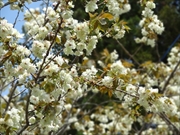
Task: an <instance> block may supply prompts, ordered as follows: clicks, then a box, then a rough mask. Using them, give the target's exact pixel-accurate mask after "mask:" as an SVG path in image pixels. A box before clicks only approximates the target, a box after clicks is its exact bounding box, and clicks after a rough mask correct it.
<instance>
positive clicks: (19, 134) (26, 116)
mask: <svg viewBox="0 0 180 135" xmlns="http://www.w3.org/2000/svg"><path fill="white" fill-rule="evenodd" d="M30 97H31V90H30V91H29V96H28V98H27V102H26V108H25V120H26V124H25V126H24V127H23V128H22V129H21V130H20V131H19V132H18V133H17V135H21V134H22V132H23V131H24V130H25V129H26V128H27V127H28V126H29V118H28V116H29V115H28V108H29V104H30Z"/></svg>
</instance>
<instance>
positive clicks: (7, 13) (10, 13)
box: [0, 0, 42, 95]
mask: <svg viewBox="0 0 180 135" xmlns="http://www.w3.org/2000/svg"><path fill="white" fill-rule="evenodd" d="M6 1H7V0H3V2H6ZM41 3H42V1H41V2H33V3H31V4H28V3H25V4H26V6H27V7H28V8H38V7H39V6H40V4H41ZM24 11H26V9H25V10H24ZM17 13H18V11H17V10H11V9H10V6H9V5H8V6H6V7H4V8H2V9H1V10H0V17H1V18H3V17H4V18H5V19H6V20H7V21H8V23H12V24H13V23H14V21H15V19H16V16H17ZM23 15H24V12H20V14H19V17H18V19H17V23H16V25H15V28H16V29H17V30H18V31H19V32H20V33H22V25H23V24H24V21H23ZM6 89H7V90H5V91H3V92H2V95H7V94H8V87H7V88H6ZM21 89H22V88H21ZM0 94H1V93H0Z"/></svg>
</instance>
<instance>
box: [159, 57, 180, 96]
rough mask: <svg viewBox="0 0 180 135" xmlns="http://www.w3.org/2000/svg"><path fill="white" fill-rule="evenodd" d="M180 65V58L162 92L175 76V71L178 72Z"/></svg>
mask: <svg viewBox="0 0 180 135" xmlns="http://www.w3.org/2000/svg"><path fill="white" fill-rule="evenodd" d="M179 65H180V60H179V61H178V63H177V64H176V66H175V68H174V70H173V71H172V72H171V74H170V76H169V78H168V79H167V81H166V82H165V84H164V87H163V88H162V92H163V93H164V91H165V90H166V87H167V86H168V84H169V82H170V80H171V79H172V78H173V76H174V73H175V72H176V70H177V68H178V66H179Z"/></svg>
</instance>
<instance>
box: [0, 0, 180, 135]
mask: <svg viewBox="0 0 180 135" xmlns="http://www.w3.org/2000/svg"><path fill="white" fill-rule="evenodd" d="M31 2H36V1H35V0H8V2H4V3H3V1H1V2H0V6H1V8H4V7H5V6H7V5H10V7H11V9H12V10H18V11H21V10H22V9H24V8H25V9H27V10H26V11H25V14H24V25H23V27H24V31H25V35H23V34H22V33H20V32H18V30H16V29H15V28H14V26H15V25H16V21H15V23H14V24H10V23H8V21H7V20H5V19H3V18H1V20H0V21H1V22H0V66H1V67H0V90H1V95H0V103H1V107H0V110H1V115H0V134H7V135H11V134H12V135H14V134H18V135H20V134H23V135H31V134H32V135H46V134H49V135H66V134H67V135H68V134H73V135H75V134H77V135H120V134H122V135H129V134H136V135H140V134H144V135H147V134H148V135H149V134H152V135H155V134H157V135H169V134H174V135H177V134H180V130H179V128H180V102H179V98H180V97H179V96H180V77H179V75H180V66H179V64H180V45H179V46H175V47H174V48H173V49H172V50H171V52H170V54H169V57H168V63H166V64H165V63H163V62H159V63H153V62H149V61H148V62H147V61H146V62H144V63H142V64H141V63H139V62H138V61H137V60H136V59H135V58H134V57H133V55H131V54H129V56H130V57H131V59H132V60H133V63H134V65H133V63H130V62H128V61H126V60H123V59H120V57H119V55H118V53H117V52H116V51H113V52H109V51H108V50H107V49H104V50H103V52H102V53H101V58H100V59H99V60H93V59H91V55H92V52H93V50H94V49H96V47H97V44H98V41H99V39H101V38H103V37H108V38H112V39H114V40H115V41H116V42H117V44H118V45H119V46H120V47H122V49H123V50H124V51H125V52H126V53H127V54H128V51H127V50H126V49H125V48H124V46H123V45H122V44H121V42H120V39H121V38H123V37H124V36H125V33H126V32H128V31H129V30H130V28H129V27H128V24H127V22H126V21H124V20H123V19H122V18H121V15H122V14H124V13H127V12H129V11H130V9H131V6H130V4H129V3H128V0H87V1H85V3H84V6H85V8H84V12H85V13H87V14H88V15H89V19H86V20H85V19H84V21H78V20H76V19H75V18H73V13H74V10H73V8H74V3H75V2H78V1H73V0H47V1H44V2H45V8H43V9H29V8H28V6H27V5H28V3H31ZM139 4H140V5H141V6H142V8H143V10H142V20H141V21H140V23H139V26H140V28H141V33H142V38H136V39H135V41H136V42H137V43H141V44H142V43H143V44H145V45H149V46H151V47H155V46H156V41H157V39H158V37H157V35H160V34H162V32H163V31H164V26H163V23H162V22H161V21H160V20H159V19H158V16H157V15H155V14H154V12H153V9H154V8H155V7H156V6H155V4H154V2H153V0H140V1H139ZM23 38H26V40H22V39H23ZM20 39H21V40H20ZM19 40H20V41H19ZM80 57H81V58H82V60H81V61H77V60H76V59H77V58H80ZM154 86H158V88H155V87H154ZM3 91H6V93H7V94H2V92H3Z"/></svg>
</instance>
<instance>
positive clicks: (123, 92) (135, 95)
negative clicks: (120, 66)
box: [116, 89, 139, 98]
mask: <svg viewBox="0 0 180 135" xmlns="http://www.w3.org/2000/svg"><path fill="white" fill-rule="evenodd" d="M116 91H120V92H122V93H124V94H127V95H129V96H131V97H135V98H139V97H138V96H136V95H132V94H130V93H128V92H126V91H124V90H120V89H116Z"/></svg>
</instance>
